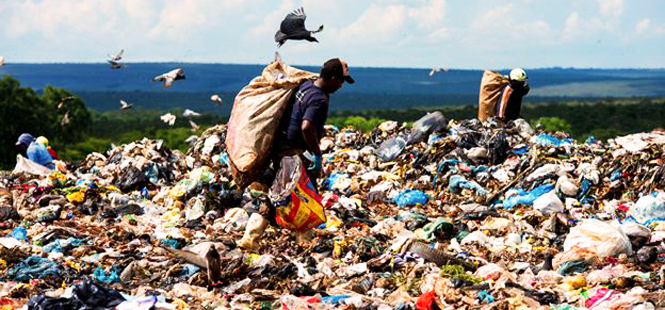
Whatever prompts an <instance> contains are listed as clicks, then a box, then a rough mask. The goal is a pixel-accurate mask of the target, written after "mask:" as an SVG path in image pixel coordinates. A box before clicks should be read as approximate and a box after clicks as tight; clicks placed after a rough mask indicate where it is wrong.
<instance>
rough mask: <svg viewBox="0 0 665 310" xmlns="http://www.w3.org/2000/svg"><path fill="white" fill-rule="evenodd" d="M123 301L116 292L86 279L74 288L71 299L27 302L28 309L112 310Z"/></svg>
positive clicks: (47, 299) (35, 297)
mask: <svg viewBox="0 0 665 310" xmlns="http://www.w3.org/2000/svg"><path fill="white" fill-rule="evenodd" d="M123 301H125V298H124V297H122V295H121V294H120V293H118V292H117V291H115V290H113V289H110V288H106V287H103V286H101V285H99V284H97V283H95V282H93V281H92V280H89V279H88V280H84V281H83V282H82V283H80V284H77V285H76V286H74V290H73V292H72V297H71V298H54V297H47V296H44V295H37V296H33V297H31V298H30V300H29V301H28V309H30V310H32V309H35V310H62V309H64V310H75V309H81V310H104V309H113V308H115V307H116V306H117V305H119V304H121V303H122V302H123Z"/></svg>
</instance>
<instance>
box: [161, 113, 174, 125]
mask: <svg viewBox="0 0 665 310" xmlns="http://www.w3.org/2000/svg"><path fill="white" fill-rule="evenodd" d="M159 118H161V119H162V121H164V123H167V124H169V126H173V124H175V119H176V117H175V115H173V114H171V113H166V114H164V115H162V116H160V117H159Z"/></svg>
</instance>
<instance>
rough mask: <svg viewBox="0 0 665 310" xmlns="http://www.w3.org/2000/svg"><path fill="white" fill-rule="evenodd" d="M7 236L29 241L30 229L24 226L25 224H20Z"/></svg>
mask: <svg viewBox="0 0 665 310" xmlns="http://www.w3.org/2000/svg"><path fill="white" fill-rule="evenodd" d="M7 237H14V238H16V240H23V241H25V242H28V241H29V239H28V231H27V230H25V228H23V226H19V227H16V228H14V230H12V232H10V233H9V234H8V235H7Z"/></svg>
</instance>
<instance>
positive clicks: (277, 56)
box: [275, 51, 282, 62]
mask: <svg viewBox="0 0 665 310" xmlns="http://www.w3.org/2000/svg"><path fill="white" fill-rule="evenodd" d="M275 62H282V55H280V54H279V52H278V51H275Z"/></svg>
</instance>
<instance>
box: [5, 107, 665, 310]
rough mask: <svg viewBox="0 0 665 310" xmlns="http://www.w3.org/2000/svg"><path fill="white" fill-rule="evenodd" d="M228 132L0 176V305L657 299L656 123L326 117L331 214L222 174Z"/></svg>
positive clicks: (555, 303)
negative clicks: (308, 218) (302, 226)
mask: <svg viewBox="0 0 665 310" xmlns="http://www.w3.org/2000/svg"><path fill="white" fill-rule="evenodd" d="M225 139H226V126H224V125H218V126H215V127H213V128H210V129H208V130H207V131H205V132H204V133H203V134H202V135H201V136H200V137H199V138H198V139H197V140H196V141H194V142H193V143H192V147H191V148H190V149H189V151H188V152H187V153H186V154H182V153H180V152H178V151H172V150H169V149H168V148H167V147H165V146H164V144H163V142H162V141H153V140H149V139H143V140H141V141H136V142H132V143H129V144H126V145H121V146H117V147H114V148H112V149H110V150H108V151H106V152H104V153H92V154H90V155H88V157H87V158H86V160H84V161H83V162H81V163H78V164H76V163H70V167H69V170H67V169H64V168H63V169H61V170H57V171H53V172H52V173H50V174H49V175H48V176H41V177H40V176H36V175H30V174H26V173H23V174H13V175H12V174H1V175H0V236H1V237H0V309H21V308H24V309H61V308H66V309H239V308H242V309H404V310H406V309H586V308H588V309H656V308H660V307H665V290H664V286H665V267H663V260H665V245H664V244H663V240H665V191H664V189H665V178H664V177H663V173H664V170H665V165H664V163H663V158H664V156H663V154H664V151H665V146H664V145H665V135H663V134H661V133H658V132H653V133H640V134H634V135H629V136H625V137H618V138H616V139H613V140H609V141H608V142H607V143H602V142H600V141H596V140H595V139H588V140H587V141H586V142H585V143H578V142H576V141H574V140H573V139H571V138H570V137H569V136H568V135H566V134H565V133H546V132H540V131H536V130H533V129H532V128H531V127H530V126H529V124H528V123H527V122H526V121H524V120H516V121H513V122H511V123H509V124H508V125H506V126H498V125H497V124H496V123H494V122H493V121H489V122H485V123H481V122H480V121H478V120H461V121H458V120H450V121H448V120H446V118H445V117H443V115H442V114H440V113H439V114H429V115H426V116H425V117H423V119H421V120H420V121H419V122H416V123H415V124H414V128H412V129H407V128H406V126H405V125H404V124H398V123H396V122H385V123H383V124H381V125H380V126H378V127H377V128H376V129H375V130H374V131H372V132H371V133H367V134H365V133H362V132H360V131H357V130H355V129H354V128H342V129H338V128H335V127H334V126H326V136H325V137H324V138H323V139H322V141H321V149H322V150H324V175H325V177H322V178H320V179H319V184H318V185H319V194H320V195H321V197H322V200H321V204H322V205H323V207H324V212H325V222H324V223H323V224H320V225H319V226H317V227H316V228H315V229H312V230H311V231H309V232H308V233H304V234H303V233H296V232H294V231H291V230H289V229H287V228H284V227H282V226H280V225H279V224H277V223H276V222H273V223H272V224H271V225H270V227H269V228H268V229H267V231H266V233H265V234H264V236H263V237H262V239H261V240H260V242H259V245H258V247H257V248H255V249H253V250H242V249H240V248H238V246H237V245H236V241H238V240H239V239H240V238H241V237H242V235H243V233H244V231H245V228H246V227H248V226H249V227H252V225H253V223H252V214H254V213H257V212H263V211H265V210H261V209H262V208H264V207H265V204H264V203H263V202H262V201H261V199H259V198H256V197H259V196H260V195H258V193H259V192H261V191H265V190H266V189H265V188H261V186H257V185H255V184H253V185H252V186H250V187H249V188H247V189H246V190H245V191H239V190H238V189H237V187H236V186H235V184H234V182H233V180H232V177H231V170H230V167H229V160H228V154H227V153H226V147H225V144H224V141H225Z"/></svg>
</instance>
